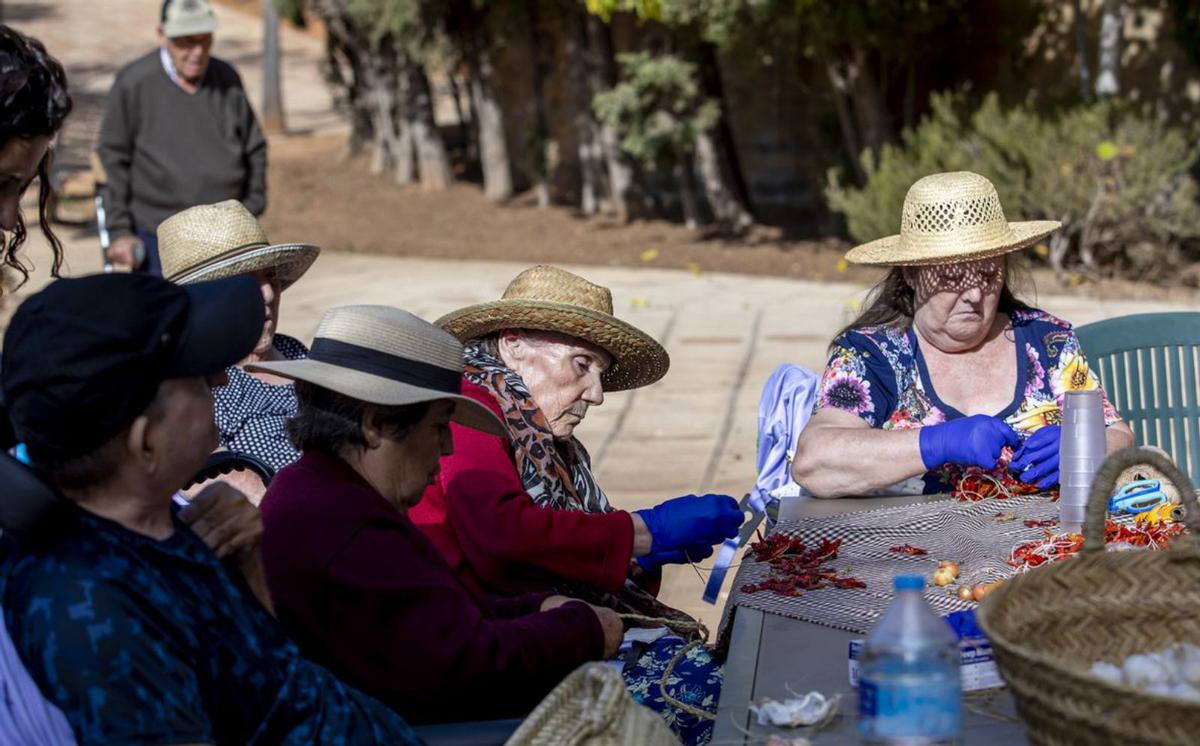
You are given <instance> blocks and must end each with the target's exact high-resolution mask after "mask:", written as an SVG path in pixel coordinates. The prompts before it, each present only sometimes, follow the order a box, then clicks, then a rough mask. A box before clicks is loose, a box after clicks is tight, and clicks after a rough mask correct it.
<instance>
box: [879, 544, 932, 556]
mask: <svg viewBox="0 0 1200 746" xmlns="http://www.w3.org/2000/svg"><path fill="white" fill-rule="evenodd" d="M888 551H889V552H895V553H896V554H908V555H911V556H913V557H922V556H924V555H926V554H929V550H928V549H922V548H921V547H917V546H913V545H912V544H900V545H899V546H894V547H891V548H889V549H888Z"/></svg>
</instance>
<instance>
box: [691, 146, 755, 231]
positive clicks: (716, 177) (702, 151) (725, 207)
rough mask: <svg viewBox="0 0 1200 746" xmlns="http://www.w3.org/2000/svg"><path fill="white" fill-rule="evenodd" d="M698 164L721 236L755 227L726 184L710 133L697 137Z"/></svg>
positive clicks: (705, 193) (719, 157) (718, 155)
mask: <svg viewBox="0 0 1200 746" xmlns="http://www.w3.org/2000/svg"><path fill="white" fill-rule="evenodd" d="M696 163H697V165H698V166H699V167H700V168H699V170H700V180H701V183H703V185H704V196H705V197H706V198H707V199H708V204H709V207H711V208H712V212H713V217H714V218H716V220H717V225H718V226H719V227H720V229H721V232H722V233H725V234H729V235H737V234H740V233H742V232H744V231H745V230H746V229H747V228H749V227H750V226H751V225H753V224H754V218H752V217H750V213H749V212H747V211H746V209H745V208H744V207H743V206H742V203H741V202H739V201H738V199H737V197H735V196H734V194H733V191H732V190H731V189H730V188H729V186H728V185H727V183H726V181H725V175H724V173H723V169H722V167H721V156H720V153H719V152H718V150H717V144H716V142H715V140H714V138H713V135H712V133H711V132H702V133H700V134H698V135H696Z"/></svg>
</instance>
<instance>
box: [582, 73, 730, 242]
mask: <svg viewBox="0 0 1200 746" xmlns="http://www.w3.org/2000/svg"><path fill="white" fill-rule="evenodd" d="M617 60H618V62H619V63H620V65H621V70H622V73H623V76H622V77H623V79H622V81H621V82H620V83H618V84H617V85H616V86H615V87H614V88H613V89H612V90H611V91H608V92H605V93H600V94H597V95H596V98H595V100H594V106H595V109H596V114H597V115H598V116H599V117H600V119H601V120H602V121H604V122H606V123H607V124H609V125H611V126H612V127H614V128H615V129H616V130H617V131H618V132H620V133H621V149H622V150H624V151H625V153H627V154H628V155H629V156H630V157H631V158H633V159H634V161H636V162H637V163H638V164H639V165H640V166H641V167H642V168H643V169H646V170H669V171H671V172H672V173H673V174H674V175H675V179H676V183H677V186H678V189H679V195H680V200H681V202H682V204H683V210H684V220H685V222H686V223H687V225H688V227H689V228H695V227H696V226H697V225H698V223H699V209H698V207H697V203H696V195H695V189H694V187H693V185H692V176H691V166H690V163H691V157H692V156H693V154H694V153H695V148H696V138H697V135H698V134H700V133H702V132H706V131H707V130H709V129H710V128H711V127H712V126H713V124H714V123H715V122H716V120H717V117H718V116H719V115H720V108H719V107H718V105H717V103H716V102H715V101H712V100H711V99H706V98H704V97H703V95H702V94H701V91H700V86H699V84H698V83H697V81H696V69H695V66H694V65H692V64H691V63H689V62H685V61H683V60H681V59H679V58H678V57H674V56H671V55H661V56H654V55H651V54H649V53H647V52H637V53H630V54H622V55H618V57H617Z"/></svg>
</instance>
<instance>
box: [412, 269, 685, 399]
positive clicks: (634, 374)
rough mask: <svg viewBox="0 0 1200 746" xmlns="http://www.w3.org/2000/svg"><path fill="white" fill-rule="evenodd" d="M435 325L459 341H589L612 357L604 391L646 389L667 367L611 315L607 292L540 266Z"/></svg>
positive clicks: (659, 353)
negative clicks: (504, 333) (511, 333)
mask: <svg viewBox="0 0 1200 746" xmlns="http://www.w3.org/2000/svg"><path fill="white" fill-rule="evenodd" d="M436 323H437V325H438V326H440V327H442V328H443V329H445V330H446V331H448V332H450V333H451V334H453V335H454V336H456V337H458V338H459V339H460V340H462V341H463V342H468V341H470V340H472V339H478V338H479V337H484V336H487V335H488V334H492V333H494V332H498V331H501V330H504V329H536V330H539V331H550V332H559V333H562V334H567V335H570V336H572V337H577V338H579V339H582V340H585V341H587V342H590V343H592V344H594V345H596V346H597V347H600V348H601V349H603V350H605V351H607V352H608V354H610V355H612V359H613V362H612V365H611V366H609V368H608V369H607V370H605V371H604V374H603V376H601V383H602V384H603V386H604V390H605V391H625V390H628V389H635V388H639V387H641V386H648V385H650V384H652V383H654V382H655V381H657V380H659V379H660V378H662V377H663V376H664V375H666V372H667V369H668V368H669V367H671V359H670V357H669V356H668V355H667V351H666V350H665V349H663V346H662V345H660V344H659V343H658V342H656V341H654V339H653V338H652V337H651V336H650V335H648V334H646V333H645V332H643V331H641V330H640V329H638V328H636V327H634V326H633V325H631V324H629V323H626V322H624V321H622V320H621V319H618V318H617V317H616V316H613V303H612V293H611V292H610V291H609V289H608V288H606V287H604V286H602V285H596V284H595V283H592V282H588V281H587V280H585V279H584V278H582V277H580V276H579V275H576V274H572V273H570V272H568V271H566V270H565V269H559V268H558V267H551V266H548V265H544V264H543V265H538V266H536V267H531V268H529V269H527V270H525V271H524V272H522V273H521V274H519V275H517V276H516V278H514V279H513V281H512V282H510V283H509V284H508V288H506V289H505V291H504V295H503V296H501V298H500V300H498V301H490V302H488V303H479V304H477V305H474V306H468V307H466V308H461V309H459V310H457V311H453V312H451V313H448V314H446V315H445V316H443V317H442V318H440V319H438V320H437V322H436Z"/></svg>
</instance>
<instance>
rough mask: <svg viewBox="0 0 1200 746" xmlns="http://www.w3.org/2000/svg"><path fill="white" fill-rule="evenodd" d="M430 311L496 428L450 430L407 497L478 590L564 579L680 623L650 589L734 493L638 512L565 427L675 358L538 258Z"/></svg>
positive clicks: (616, 603) (693, 666) (720, 524)
mask: <svg viewBox="0 0 1200 746" xmlns="http://www.w3.org/2000/svg"><path fill="white" fill-rule="evenodd" d="M438 324H439V325H440V326H441V327H442V328H444V329H446V330H447V331H450V332H451V333H453V334H454V335H455V336H456V337H458V338H459V339H461V340H463V341H464V342H466V349H465V352H464V356H465V361H466V375H465V379H464V381H463V384H462V391H463V394H464V395H466V396H468V397H470V398H472V399H473V400H475V401H477V402H479V403H480V404H482V405H484V406H486V407H487V408H488V409H489V410H491V411H492V412H494V413H495V414H496V415H497V416H498V417H499V418H500V419H501V421H502V422H503V423H504V429H505V433H504V437H497V436H494V435H488V434H484V433H479V432H471V431H468V430H466V429H465V428H456V429H455V431H454V437H455V443H456V449H455V453H454V454H453V455H451V456H448V457H446V458H443V459H442V464H441V471H440V473H439V474H438V476H437V479H436V480H435V482H434V483H433V484H432V485H431V486H430V487H429V489H428V490H427V491H426V493H425V498H424V500H422V502H421V504H420V505H418V506H417V507H416V508H415V509H414V510H413V520H414V522H416V523H417V525H418V526H419V527H421V528H422V529H424V530H425V531H426V532H427V533H428V534H429V536H430V538H432V539H433V541H434V543H435V544H436V545H437V546H438V549H440V550H441V552H442V555H443V556H444V557H445V558H446V560H447V561H448V562H449V563H450V565H451V566H452V567H454V568H455V569H456V570H457V572H458V573H459V576H460V577H461V578H462V579H463V580H464V581H465V582H466V583H467V584H468V585H469V586H471V587H472V588H474V589H476V590H477V591H486V592H495V593H520V592H524V591H534V590H539V591H545V590H549V589H561V588H569V589H571V592H572V593H573V594H579V595H584V596H585V597H587V598H589V599H592V600H595V601H597V602H598V603H604V604H606V605H610V606H612V607H613V608H616V609H618V610H619V611H624V612H629V613H637V614H642V615H647V616H652V617H658V618H663V617H667V618H672V619H675V620H681V621H687V617H686V615H684V614H682V613H681V612H678V611H676V610H674V609H671V608H670V607H667V606H665V605H663V604H661V603H659V602H658V601H657V599H655V598H654V592H656V590H657V586H658V581H659V579H660V577H661V574H660V568H661V567H662V566H663V565H664V564H667V563H683V562H687V561H688V560H689V559H691V560H699V559H702V558H704V557H707V556H709V555H710V554H711V553H712V548H713V545H714V544H717V543H720V542H721V541H723V540H724V539H725V538H728V537H732V536H734V535H735V534H736V533H737V528H738V526H739V525H740V524H741V521H742V513H741V511H739V510H738V507H737V502H736V501H735V500H734V499H733V498H731V497H729V496H727V495H704V496H700V497H696V496H692V495H688V496H685V497H678V498H674V499H671V500H667V501H665V502H663V503H661V504H659V505H657V506H655V507H653V508H649V509H647V510H639V511H635V512H632V513H630V512H625V511H620V510H614V509H613V508H612V506H611V505H610V504H609V501H608V497H607V496H606V495H605V493H604V490H603V489H602V488H601V487H600V485H599V484H597V482H596V480H595V478H594V477H593V475H592V470H591V461H590V459H589V457H588V453H587V451H586V450H585V449H584V447H583V444H581V443H580V442H579V441H578V440H577V439H576V438H575V437H574V430H575V427H576V426H577V425H578V424H579V423H580V422H581V421H582V420H583V418H584V417H585V416H586V414H587V412H588V410H589V408H591V407H596V406H600V405H601V404H602V403H603V402H604V396H605V394H606V393H607V392H611V391H623V390H627V389H634V388H638V387H641V386H647V385H649V384H652V383H654V382H655V381H657V380H659V379H660V378H662V376H663V375H664V374H665V373H666V372H667V367H668V365H669V364H670V361H669V359H668V357H667V353H666V351H665V350H664V349H663V348H662V346H661V345H659V344H658V342H656V341H654V340H653V339H652V338H651V337H650V336H649V335H647V334H645V333H644V332H642V331H640V330H638V329H637V328H635V327H633V326H632V325H630V324H628V323H626V322H624V321H622V320H620V319H618V318H616V317H615V316H613V313H612V295H611V293H610V292H609V290H608V288H605V287H601V286H599V285H596V284H594V283H591V282H588V281H587V280H585V279H584V278H582V277H579V276H578V275H574V274H572V273H570V272H567V271H565V270H562V269H559V268H557V267H549V266H538V267H533V268H531V269H528V270H526V271H524V272H522V273H521V274H519V275H518V276H517V277H516V278H515V279H514V280H513V281H512V282H511V283H510V284H509V286H508V288H507V289H506V290H505V292H504V296H503V298H501V299H500V300H499V301H494V302H489V303H483V304H479V305H475V306H471V307H468V308H463V309H460V310H458V311H455V312H453V313H450V314H449V315H447V316H444V317H442V318H441V319H440V320H439V321H438ZM677 649H678V645H677V644H674V643H664V644H660V645H657V646H655V647H654V648H652V649H651V650H649V651H647V653H646V655H644V656H643V657H642V659H641V660H639V666H636V667H634V668H636V669H639V671H641V672H644V671H646V670H653V669H654V667H655V666H658V665H663V664H665V663H666V662H667V661H669V660H670V657H671V654H672V653H673V652H674V651H675V650H677ZM696 652H697V655H695V656H692V657H691V658H690V659H689V660H688V661H687V663H686V665H685V666H681V668H680V669H679V670H686V672H687V673H685V676H687V677H688V679H689V684H690V688H689V690H688V691H689V694H695V695H697V696H696V698H697V700H702V699H703V698H704V695H705V694H712V695H714V696H712V697H711V700H712V701H713V702H715V700H716V697H715V691H716V689H717V688H719V686H720V674H719V671H718V670H717V669H716V668H715V667H714V666H712V665H711V661H710V660H709V659H707V657H706V654H703V653H702V652H701V651H696ZM629 675H633V674H629ZM638 675H640V674H638ZM632 691H633V692H634V697H635V699H637V700H638V701H639V702H642V703H643V704H647V705H649V706H651V707H653V708H654V709H656V710H659V711H661V712H663V713H664V717H666V718H667V720H668V723H669V724H671V725H672V727H673V728H674V729H675V730H676V732H677V733H679V734H680V735H681V737H682V738H683V740H685V741H687V742H697V741H703V740H705V738H706V737H707V733H708V731H709V729H710V727H711V723H710V722H708V721H703V720H698V719H697V718H695V716H693V715H686V714H683V713H677V712H674V711H672V710H671V709H670V708H668V707H666V705H665V704H664V703H663V701H662V699H661V697H660V696H659V695H660V692H659V689H658V687H650V688H649V689H648V690H646V691H640V690H638V689H636V688H633V689H632Z"/></svg>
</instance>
